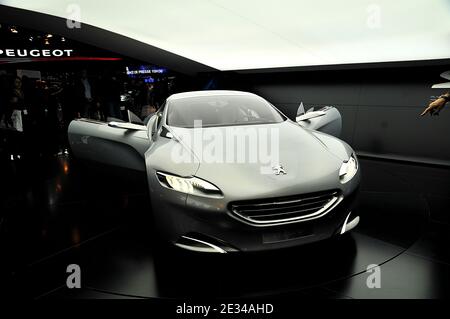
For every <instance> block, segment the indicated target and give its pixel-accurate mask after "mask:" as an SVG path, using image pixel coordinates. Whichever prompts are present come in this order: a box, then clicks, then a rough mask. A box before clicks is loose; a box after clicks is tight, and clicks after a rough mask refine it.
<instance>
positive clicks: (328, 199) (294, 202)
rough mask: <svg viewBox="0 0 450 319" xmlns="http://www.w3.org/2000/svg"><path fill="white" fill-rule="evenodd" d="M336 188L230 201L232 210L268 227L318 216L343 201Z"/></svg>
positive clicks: (244, 217) (239, 215)
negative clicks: (294, 194)
mask: <svg viewBox="0 0 450 319" xmlns="http://www.w3.org/2000/svg"><path fill="white" fill-rule="evenodd" d="M342 198H343V197H342V195H341V194H340V192H339V191H338V190H332V191H325V192H318V193H310V194H303V195H297V196H290V197H282V198H280V197H279V198H269V199H262V200H253V201H241V202H234V203H231V204H230V208H231V212H232V213H233V214H234V215H235V216H237V217H238V218H240V219H243V220H244V221H246V222H248V223H251V224H253V225H256V226H271V225H277V224H285V223H293V222H299V221H304V220H311V219H315V218H319V217H322V216H324V215H325V214H327V213H328V212H329V211H330V210H332V209H333V208H334V207H336V205H337V204H339V202H340V201H341V200H342Z"/></svg>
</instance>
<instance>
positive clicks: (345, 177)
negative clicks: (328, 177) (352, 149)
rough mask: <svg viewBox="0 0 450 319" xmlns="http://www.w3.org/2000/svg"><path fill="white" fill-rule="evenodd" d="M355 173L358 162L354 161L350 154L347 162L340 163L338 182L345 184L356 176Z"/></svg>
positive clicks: (353, 156) (354, 158) (354, 157)
mask: <svg viewBox="0 0 450 319" xmlns="http://www.w3.org/2000/svg"><path fill="white" fill-rule="evenodd" d="M357 171H358V161H357V160H356V156H355V154H352V155H351V156H350V158H349V159H348V161H347V162H344V163H342V166H341V169H340V170H339V180H340V181H341V183H342V184H345V183H347V182H348V181H349V180H351V179H352V178H353V177H354V176H355V175H356V172H357Z"/></svg>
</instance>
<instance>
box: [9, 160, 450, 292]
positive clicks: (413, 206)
mask: <svg viewBox="0 0 450 319" xmlns="http://www.w3.org/2000/svg"><path fill="white" fill-rule="evenodd" d="M0 167H1V168H0V176H1V196H2V198H1V206H0V209H1V213H0V218H1V219H0V260H1V262H0V268H1V273H0V280H1V282H0V290H1V293H2V294H3V295H4V296H6V297H8V296H9V297H18V298H50V299H51V298H147V297H184V296H208V297H212V296H233V297H234V296H237V297H245V296H263V295H273V296H286V295H290V296H294V297H295V296H298V297H299V298H446V297H448V296H449V295H450V293H449V292H450V289H449V288H450V280H449V270H450V264H449V263H450V254H449V249H448V244H449V234H450V232H449V229H450V226H449V215H450V211H449V208H448V207H449V206H450V169H445V168H436V167H427V166H416V165H411V164H400V163H393V162H386V161H380V160H370V159H361V167H362V173H363V179H362V192H361V198H360V208H359V210H360V213H361V215H362V219H361V223H360V225H359V226H358V228H357V229H355V231H354V232H353V233H352V234H350V235H346V236H343V237H342V238H341V239H340V240H336V241H329V242H323V243H319V244H315V245H310V246H305V247H299V248H295V249H288V250H282V251H273V252H267V253H257V254H256V253H252V254H238V255H214V256H212V255H202V254H193V253H186V252H182V251H179V250H177V249H174V248H173V249H169V248H167V247H165V246H161V245H159V244H158V245H157V244H155V240H154V237H153V233H154V230H153V229H154V228H153V227H154V225H153V224H152V219H151V209H150V207H149V200H148V197H147V190H146V186H145V181H142V180H138V179H136V180H135V181H134V182H133V183H127V182H122V181H121V180H117V179H108V178H105V176H104V175H103V173H100V172H97V171H92V170H86V169H85V167H84V166H82V165H80V164H79V163H77V162H76V161H75V160H73V159H71V157H70V156H69V155H64V154H62V155H59V156H52V157H47V158H43V157H37V158H28V159H26V158H21V159H15V160H14V161H12V160H11V158H10V157H9V156H2V157H1V166H0ZM69 264H78V265H80V267H81V272H82V277H81V278H82V280H81V282H82V288H81V289H72V290H70V289H68V288H67V287H66V277H67V273H66V267H67V265H69ZM372 264H377V265H380V267H381V288H373V289H369V288H368V287H367V284H366V281H367V278H368V275H369V273H367V272H366V268H367V267H368V266H369V265H372Z"/></svg>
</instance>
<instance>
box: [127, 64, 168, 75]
mask: <svg viewBox="0 0 450 319" xmlns="http://www.w3.org/2000/svg"><path fill="white" fill-rule="evenodd" d="M126 72H127V75H142V74H144V75H145V74H164V73H166V72H167V69H165V68H156V67H148V66H144V65H141V66H139V67H138V68H137V69H131V68H129V67H126Z"/></svg>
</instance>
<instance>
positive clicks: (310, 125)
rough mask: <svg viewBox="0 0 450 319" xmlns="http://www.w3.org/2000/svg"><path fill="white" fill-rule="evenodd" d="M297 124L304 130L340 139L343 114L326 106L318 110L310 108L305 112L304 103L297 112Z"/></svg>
mask: <svg viewBox="0 0 450 319" xmlns="http://www.w3.org/2000/svg"><path fill="white" fill-rule="evenodd" d="M296 122H297V123H298V124H299V125H301V126H302V127H304V128H307V129H310V130H316V131H320V132H323V133H327V134H330V135H333V136H335V137H340V135H341V131H342V117H341V113H340V112H339V111H338V109H336V108H335V107H333V106H324V107H322V108H319V109H318V110H314V108H310V109H309V110H308V111H306V112H305V109H304V107H303V103H300V106H299V108H298V110H297V117H296Z"/></svg>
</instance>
